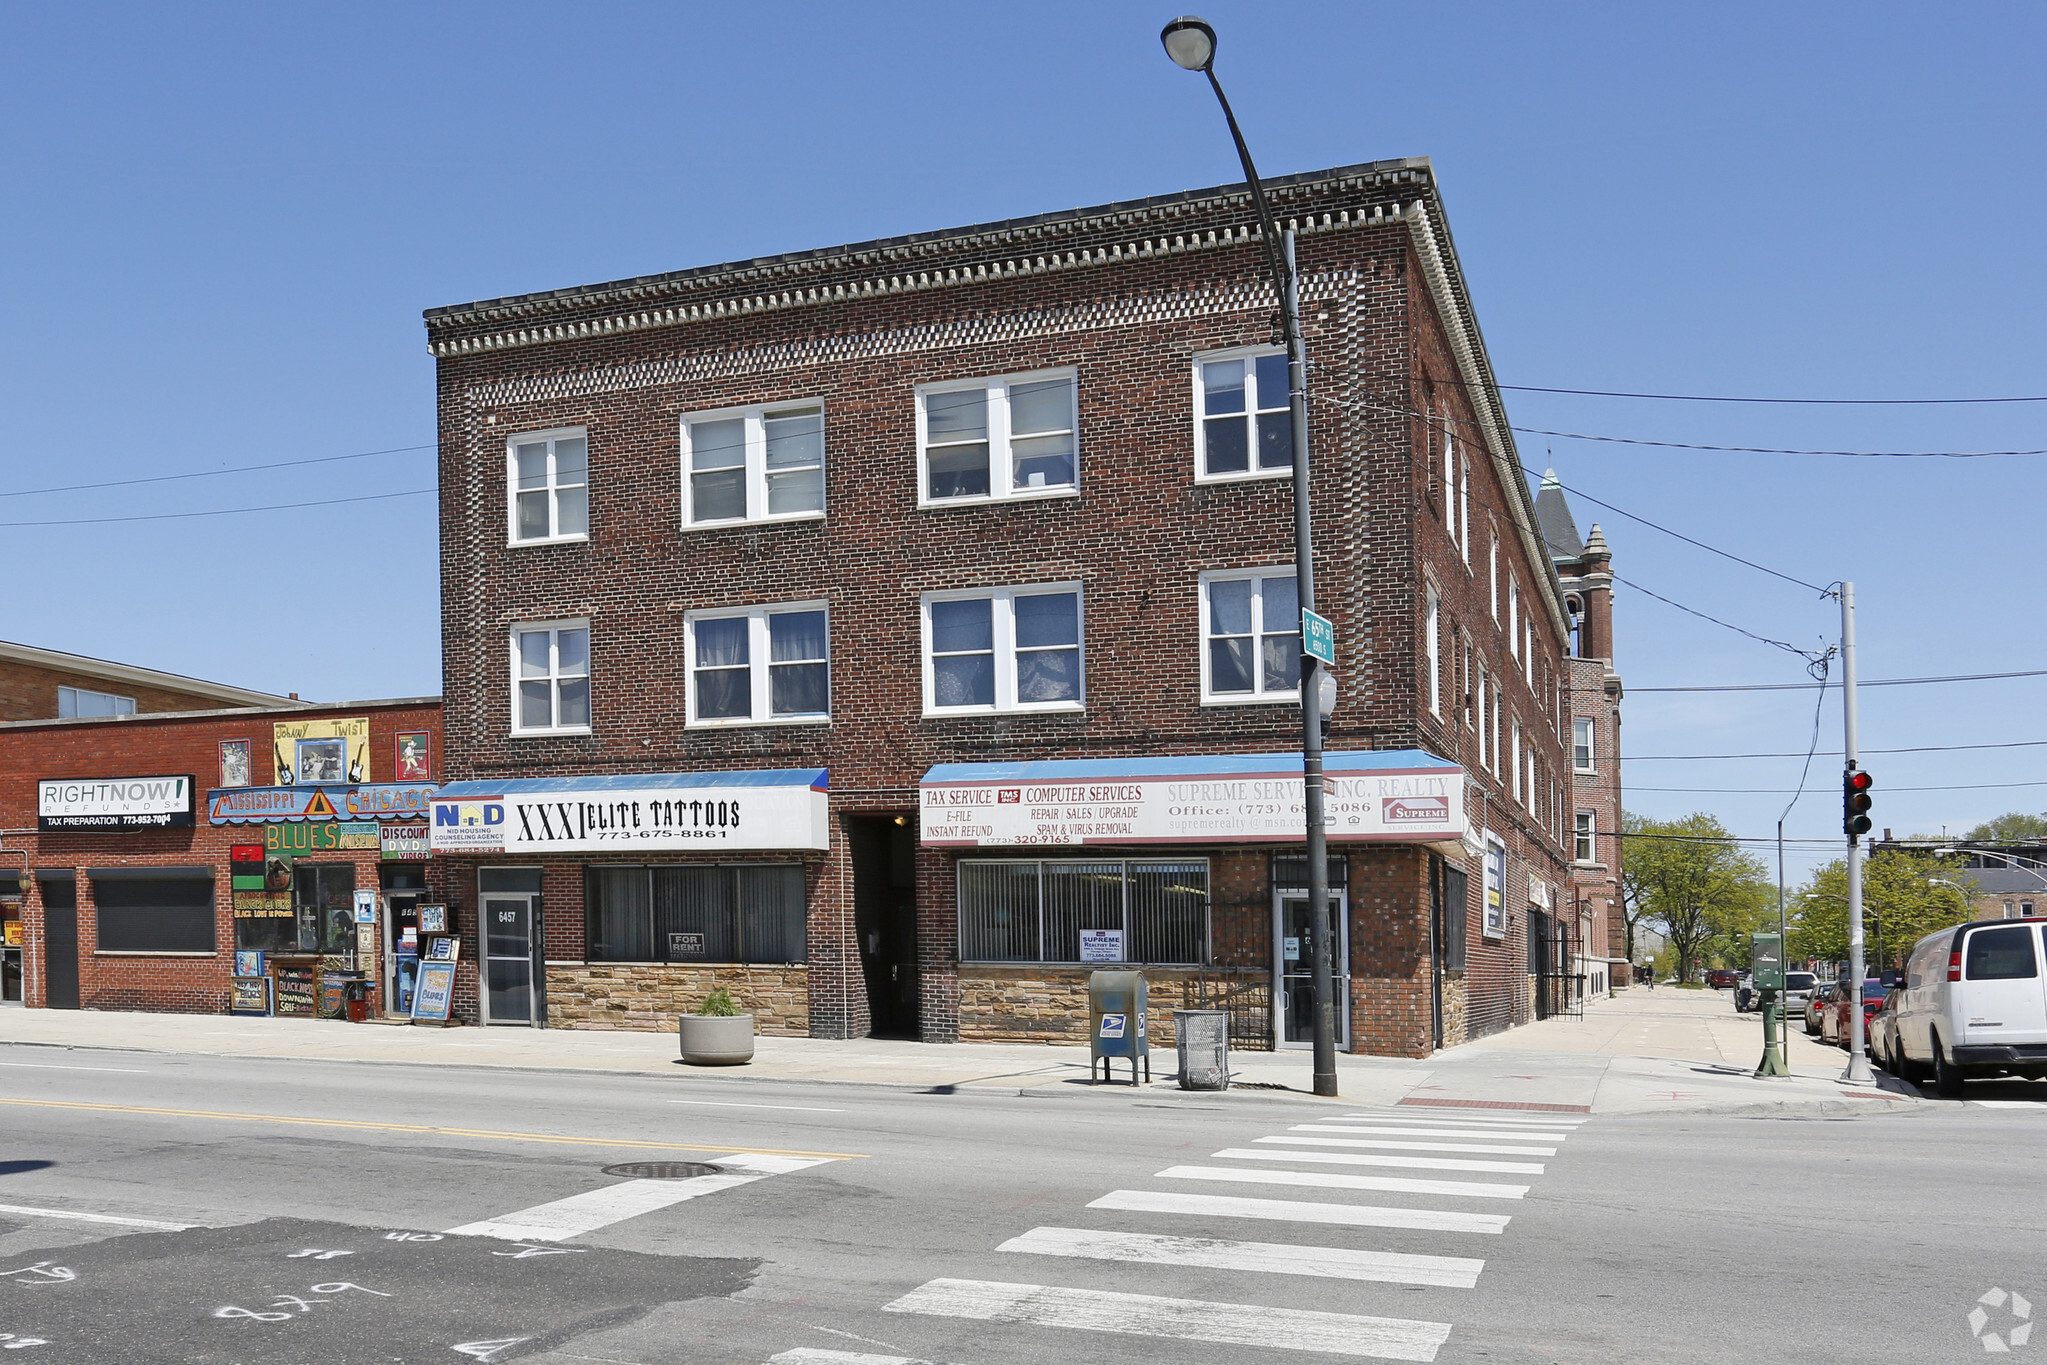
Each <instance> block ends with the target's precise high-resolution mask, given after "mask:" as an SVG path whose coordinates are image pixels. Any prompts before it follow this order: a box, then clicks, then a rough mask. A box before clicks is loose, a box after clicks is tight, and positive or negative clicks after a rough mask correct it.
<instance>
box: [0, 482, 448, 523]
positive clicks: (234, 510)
mask: <svg viewBox="0 0 2047 1365" xmlns="http://www.w3.org/2000/svg"><path fill="white" fill-rule="evenodd" d="M439 491H440V490H438V489H434V488H408V489H405V490H404V491H403V492H399V493H365V494H363V495H362V496H360V497H354V498H318V499H315V500H313V501H311V502H277V503H271V504H269V505H268V506H264V507H219V508H215V509H213V510H211V511H206V512H148V513H144V514H142V515H140V516H132V517H73V518H70V519H69V520H43V521H0V527H6V528H25V527H31V526H104V525H107V524H109V523H112V522H120V521H184V520H188V519H190V518H193V517H238V516H241V515H243V514H244V513H248V512H290V511H295V510H297V509H298V508H301V507H338V506H340V505H341V504H342V503H347V502H385V501H388V500H389V499H391V498H417V497H422V496H424V495H426V494H428V493H436V492H439Z"/></svg>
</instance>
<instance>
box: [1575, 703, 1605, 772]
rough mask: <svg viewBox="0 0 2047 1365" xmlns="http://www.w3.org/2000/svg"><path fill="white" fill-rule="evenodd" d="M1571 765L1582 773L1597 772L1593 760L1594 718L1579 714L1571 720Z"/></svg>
mask: <svg viewBox="0 0 2047 1365" xmlns="http://www.w3.org/2000/svg"><path fill="white" fill-rule="evenodd" d="M1571 766H1572V767H1573V768H1576V769H1577V770H1578V771H1579V772H1581V773H1589V772H1597V771H1598V769H1597V768H1595V767H1594V766H1593V762H1592V720H1591V718H1590V717H1589V716H1579V717H1577V718H1576V719H1574V720H1573V721H1572V722H1571Z"/></svg>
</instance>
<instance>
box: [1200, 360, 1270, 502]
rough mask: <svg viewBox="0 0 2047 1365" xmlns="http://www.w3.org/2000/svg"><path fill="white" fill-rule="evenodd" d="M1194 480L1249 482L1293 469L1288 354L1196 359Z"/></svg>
mask: <svg viewBox="0 0 2047 1365" xmlns="http://www.w3.org/2000/svg"><path fill="white" fill-rule="evenodd" d="M1194 403H1195V407H1194V411H1195V420H1194V477H1195V478H1196V479H1197V480H1201V481H1204V482H1205V481H1208V480H1213V479H1251V478H1260V477H1268V478H1269V477H1273V476H1276V475H1287V474H1291V473H1292V472H1293V468H1294V426H1293V413H1292V411H1291V409H1290V408H1289V406H1288V392H1287V359H1286V353H1285V352H1283V351H1281V350H1278V349H1277V348H1275V347H1271V346H1260V347H1256V348H1254V349H1249V350H1241V351H1222V352H1218V353H1216V354H1214V355H1204V356H1197V357H1196V358H1195V361H1194Z"/></svg>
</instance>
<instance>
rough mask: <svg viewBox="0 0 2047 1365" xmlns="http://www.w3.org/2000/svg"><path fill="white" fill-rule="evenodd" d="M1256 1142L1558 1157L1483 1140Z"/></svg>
mask: <svg viewBox="0 0 2047 1365" xmlns="http://www.w3.org/2000/svg"><path fill="white" fill-rule="evenodd" d="M1287 1131H1288V1132H1290V1133H1315V1132H1319V1131H1321V1130H1320V1129H1318V1128H1316V1127H1315V1125H1314V1124H1312V1123H1297V1124H1295V1125H1294V1126H1293V1127H1292V1128H1290V1129H1288V1130H1287ZM1252 1140H1253V1141H1254V1142H1299V1143H1304V1144H1307V1145H1310V1146H1315V1147H1378V1148H1382V1149H1384V1150H1386V1151H1389V1152H1479V1153H1484V1154H1487V1155H1491V1156H1555V1155H1556V1154H1557V1149H1556V1148H1554V1147H1505V1146H1496V1145H1492V1144H1489V1143H1483V1142H1387V1141H1384V1140H1383V1139H1380V1138H1338V1137H1262V1138H1254V1139H1252Z"/></svg>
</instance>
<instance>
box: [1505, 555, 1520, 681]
mask: <svg viewBox="0 0 2047 1365" xmlns="http://www.w3.org/2000/svg"><path fill="white" fill-rule="evenodd" d="M1507 654H1508V656H1509V657H1511V658H1514V659H1519V658H1520V657H1521V585H1520V584H1519V583H1518V582H1516V581H1515V580H1514V575H1513V572H1512V571H1511V570H1510V571H1509V572H1508V574H1507Z"/></svg>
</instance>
